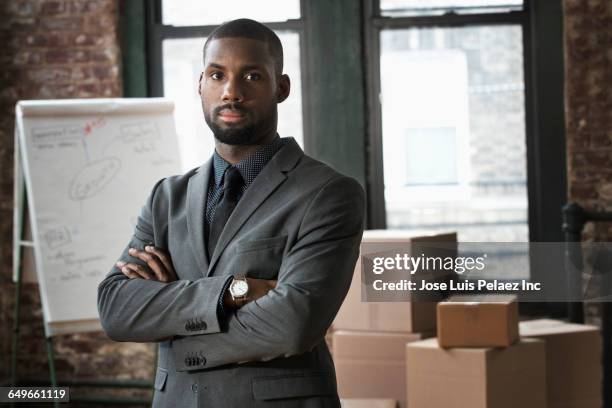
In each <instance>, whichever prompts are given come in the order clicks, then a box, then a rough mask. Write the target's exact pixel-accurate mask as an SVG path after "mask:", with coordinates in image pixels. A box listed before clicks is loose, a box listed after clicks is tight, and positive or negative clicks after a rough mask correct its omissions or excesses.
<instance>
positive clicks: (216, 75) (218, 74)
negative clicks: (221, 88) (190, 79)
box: [210, 71, 223, 80]
mask: <svg viewBox="0 0 612 408" xmlns="http://www.w3.org/2000/svg"><path fill="white" fill-rule="evenodd" d="M210 77H211V78H212V79H216V80H219V79H221V78H223V73H222V72H219V71H215V72H213V73H212V74H210Z"/></svg>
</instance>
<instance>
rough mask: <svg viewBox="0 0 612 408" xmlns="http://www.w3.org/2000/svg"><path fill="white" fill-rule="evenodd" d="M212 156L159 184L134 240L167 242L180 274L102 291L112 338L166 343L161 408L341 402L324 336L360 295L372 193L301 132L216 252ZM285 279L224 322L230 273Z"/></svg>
mask: <svg viewBox="0 0 612 408" xmlns="http://www.w3.org/2000/svg"><path fill="white" fill-rule="evenodd" d="M211 173H212V172H211V162H210V161H208V162H207V163H205V164H204V165H203V166H202V167H200V168H198V169H194V170H192V171H190V172H188V173H186V174H184V175H181V176H173V177H168V178H166V179H163V180H161V181H159V182H158V183H157V184H156V185H155V187H154V188H153V191H152V192H151V195H150V196H149V198H148V200H147V202H146V204H145V205H144V206H143V208H142V213H141V215H140V217H139V218H138V223H137V226H136V228H135V231H134V235H133V236H132V239H131V241H130V242H129V244H128V246H127V247H126V248H125V250H124V251H123V253H122V254H121V257H120V258H119V259H120V260H123V261H128V262H138V263H141V262H140V261H139V260H136V259H135V258H132V257H130V256H129V255H128V253H127V249H128V247H137V248H142V247H143V246H144V245H145V244H147V243H153V244H154V245H155V246H157V247H160V248H164V249H166V250H167V251H168V252H169V253H170V255H171V257H172V261H173V264H174V267H175V270H176V272H177V274H178V277H179V280H178V281H175V282H172V283H161V282H157V281H152V280H143V279H127V278H126V277H125V276H124V275H123V274H122V273H121V272H120V271H119V270H118V269H117V268H116V267H113V269H112V270H111V272H110V273H109V274H108V276H107V277H106V278H105V279H104V280H103V281H102V282H101V283H100V285H99V288H98V309H99V313H100V319H101V322H102V327H103V328H104V330H105V331H106V333H107V334H108V336H109V337H110V338H111V339H114V340H116V341H132V342H159V357H158V367H157V372H156V378H155V395H154V402H153V406H154V407H215V408H217V407H269V406H275V407H338V406H339V401H338V395H337V391H336V379H335V371H334V365H333V362H332V359H331V357H330V354H329V350H328V348H327V346H326V344H325V341H324V335H325V332H326V330H327V328H328V327H329V326H330V324H331V322H332V320H333V318H334V316H335V315H336V313H337V311H338V309H339V308H340V305H341V303H342V301H343V299H344V297H345V295H346V293H347V291H348V288H349V285H350V282H351V277H352V274H353V268H354V266H355V262H356V260H357V256H358V251H359V243H360V240H361V235H362V232H363V217H364V206H365V199H364V192H363V189H362V188H361V186H360V185H359V184H358V183H357V182H356V181H355V180H353V179H351V178H349V177H346V176H343V175H341V174H339V173H337V172H335V171H334V170H332V169H331V168H330V167H328V166H326V165H325V164H323V163H321V162H319V161H316V160H314V159H312V158H310V157H308V156H306V155H304V153H303V151H302V149H300V147H299V146H298V144H297V143H296V142H295V141H294V140H292V141H291V142H290V143H287V144H286V145H285V146H284V147H283V148H281V150H280V151H279V152H278V153H277V154H276V155H275V156H274V157H273V158H272V159H271V160H270V162H269V163H268V164H267V165H266V166H265V167H264V168H263V170H262V171H261V173H260V174H259V175H258V176H257V178H256V179H255V180H254V181H253V183H252V184H251V185H250V186H249V187H248V188H247V190H246V191H245V193H244V195H243V196H242V198H241V199H240V201H239V203H238V205H237V207H236V209H235V210H234V212H233V213H232V215H231V217H230V219H229V220H228V223H227V224H226V226H225V228H224V230H223V232H222V234H221V236H220V237H219V241H218V244H217V247H216V249H215V252H214V253H213V254H212V255H211V259H207V255H206V251H205V247H206V242H205V237H204V206H205V201H206V189H207V186H208V180H209V177H210V176H211ZM230 274H246V275H247V276H249V277H254V278H263V279H278V284H277V287H276V288H275V289H274V290H271V291H270V292H269V293H268V294H267V295H266V296H264V297H262V298H260V299H258V300H257V301H254V302H250V303H248V304H247V305H245V306H244V307H242V308H241V309H239V310H237V311H232V312H231V313H229V315H228V317H227V318H226V319H221V321H219V319H218V317H217V302H218V300H219V297H220V294H221V291H222V287H223V285H224V283H225V282H226V280H227V279H228V275H230Z"/></svg>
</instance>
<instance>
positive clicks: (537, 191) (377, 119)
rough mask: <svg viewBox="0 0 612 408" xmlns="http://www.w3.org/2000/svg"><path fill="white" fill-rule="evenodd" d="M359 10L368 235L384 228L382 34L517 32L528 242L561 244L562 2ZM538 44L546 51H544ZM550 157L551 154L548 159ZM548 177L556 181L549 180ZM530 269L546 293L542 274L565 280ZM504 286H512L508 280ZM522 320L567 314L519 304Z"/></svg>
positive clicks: (372, 2) (367, 0)
mask: <svg viewBox="0 0 612 408" xmlns="http://www.w3.org/2000/svg"><path fill="white" fill-rule="evenodd" d="M537 3H540V4H537ZM541 3H547V4H546V5H543V4H541ZM364 6H365V7H364V10H363V11H364V14H363V20H364V32H365V35H364V38H365V40H364V42H365V56H366V58H367V63H366V73H367V105H368V107H367V111H368V112H369V122H368V136H367V139H366V143H367V146H366V151H367V152H369V154H368V155H367V156H366V171H367V173H366V185H367V191H368V227H369V228H372V229H385V228H386V209H385V196H384V173H383V169H384V167H383V148H382V109H381V103H380V94H381V77H380V34H381V31H382V30H384V29H408V28H435V27H443V28H454V27H469V26H483V25H486V26H491V25H518V26H520V27H521V30H522V34H523V75H524V82H525V87H524V92H525V94H524V96H525V138H526V140H525V142H526V150H527V152H526V153H527V157H526V159H527V200H528V229H529V241H530V242H563V240H564V237H563V232H562V229H561V224H562V215H561V208H562V206H563V205H564V204H565V200H566V197H565V189H566V187H565V186H566V167H565V132H564V123H565V121H564V109H563V91H562V90H563V44H562V41H563V30H562V9H561V2H560V1H559V0H556V1H550V2H538V1H537V0H524V5H523V9H522V10H510V11H507V12H493V13H469V14H456V13H450V14H444V15H431V16H429V15H427V16H424V15H415V16H399V17H392V16H383V15H382V13H381V9H380V0H364ZM551 28H552V29H551ZM551 32H552V33H551ZM555 34H556V35H557V37H555ZM543 44H546V45H547V46H546V47H544V46H543ZM542 50H548V51H547V52H546V54H548V55H545V56H544V55H542V54H544V53H545V52H543V51H542ZM559 92H560V93H561V95H559ZM549 98H553V100H555V99H556V102H557V103H553V104H548V103H547V104H544V103H543V101H548V99H549ZM551 105H552V106H551ZM551 151H552V153H553V154H546V152H551ZM559 169H561V171H559ZM553 172H554V176H555V177H553V178H551V177H550V176H551V175H552V174H553ZM534 262H535V261H534V260H533V259H532V260H531V261H530V279H531V280H535V281H539V282H542V283H543V284H544V285H546V282H547V281H549V280H550V276H549V275H550V274H543V273H542V271H543V270H544V269H543V268H558V269H557V270H559V276H558V278H559V279H565V278H564V276H563V275H564V274H563V273H562V271H563V270H564V269H563V260H556V261H554V262H552V261H551V264H547V265H536V264H535V263H534ZM547 275H548V276H547ZM498 280H500V279H498ZM501 280H504V279H503V278H502V279H501ZM507 281H516V280H513V279H507ZM521 312H522V313H526V314H539V313H547V314H549V315H554V316H558V317H561V316H564V315H565V313H566V311H565V307H564V306H563V305H561V304H552V303H551V304H540V303H523V304H521Z"/></svg>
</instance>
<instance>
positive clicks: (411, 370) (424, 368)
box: [406, 339, 546, 408]
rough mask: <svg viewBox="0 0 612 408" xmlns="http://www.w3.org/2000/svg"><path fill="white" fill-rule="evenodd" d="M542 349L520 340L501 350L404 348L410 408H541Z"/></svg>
mask: <svg viewBox="0 0 612 408" xmlns="http://www.w3.org/2000/svg"><path fill="white" fill-rule="evenodd" d="M545 358H546V349H545V344H544V342H543V341H541V340H538V339H524V340H521V341H519V342H517V343H515V344H514V345H512V346H509V347H505V348H452V349H443V348H441V347H440V346H439V345H438V342H437V341H436V339H429V340H423V341H418V342H412V343H408V344H407V345H406V368H407V374H406V376H407V402H408V407H409V408H419V407H427V408H467V407H469V408H517V407H520V408H546V361H545Z"/></svg>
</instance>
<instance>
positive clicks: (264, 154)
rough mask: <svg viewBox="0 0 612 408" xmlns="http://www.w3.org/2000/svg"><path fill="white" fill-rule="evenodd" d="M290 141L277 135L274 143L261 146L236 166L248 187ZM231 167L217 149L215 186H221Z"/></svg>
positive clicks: (214, 165) (214, 155) (214, 166)
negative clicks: (226, 172) (226, 171)
mask: <svg viewBox="0 0 612 408" xmlns="http://www.w3.org/2000/svg"><path fill="white" fill-rule="evenodd" d="M288 140H290V138H286V137H283V138H281V137H279V136H278V135H277V136H276V138H274V140H273V141H272V142H270V143H268V144H265V145H263V146H261V148H259V150H257V151H256V152H254V153H252V154H251V155H249V156H248V157H245V158H244V159H242V160H241V161H240V162H238V163H236V164H235V165H234V167H236V168H237V169H238V171H239V172H240V175H241V176H242V179H243V180H244V184H245V185H246V186H248V185H249V184H251V183H252V182H253V180H255V177H257V175H258V174H259V173H260V172H261V170H262V169H263V168H264V167H265V165H266V164H268V162H269V161H270V159H271V158H272V156H274V155H275V154H276V153H277V152H278V151H279V150H280V149H281V147H283V146H284V145H285V143H287V141H288ZM230 166H231V164H230V163H229V162H227V161H226V160H225V159H224V158H223V157H221V156H220V155H219V154H218V153H217V150H216V149H215V153H214V154H213V170H214V173H215V185H216V186H217V187H220V186H221V184H222V182H223V176H224V174H225V170H227V168H228V167H230Z"/></svg>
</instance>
